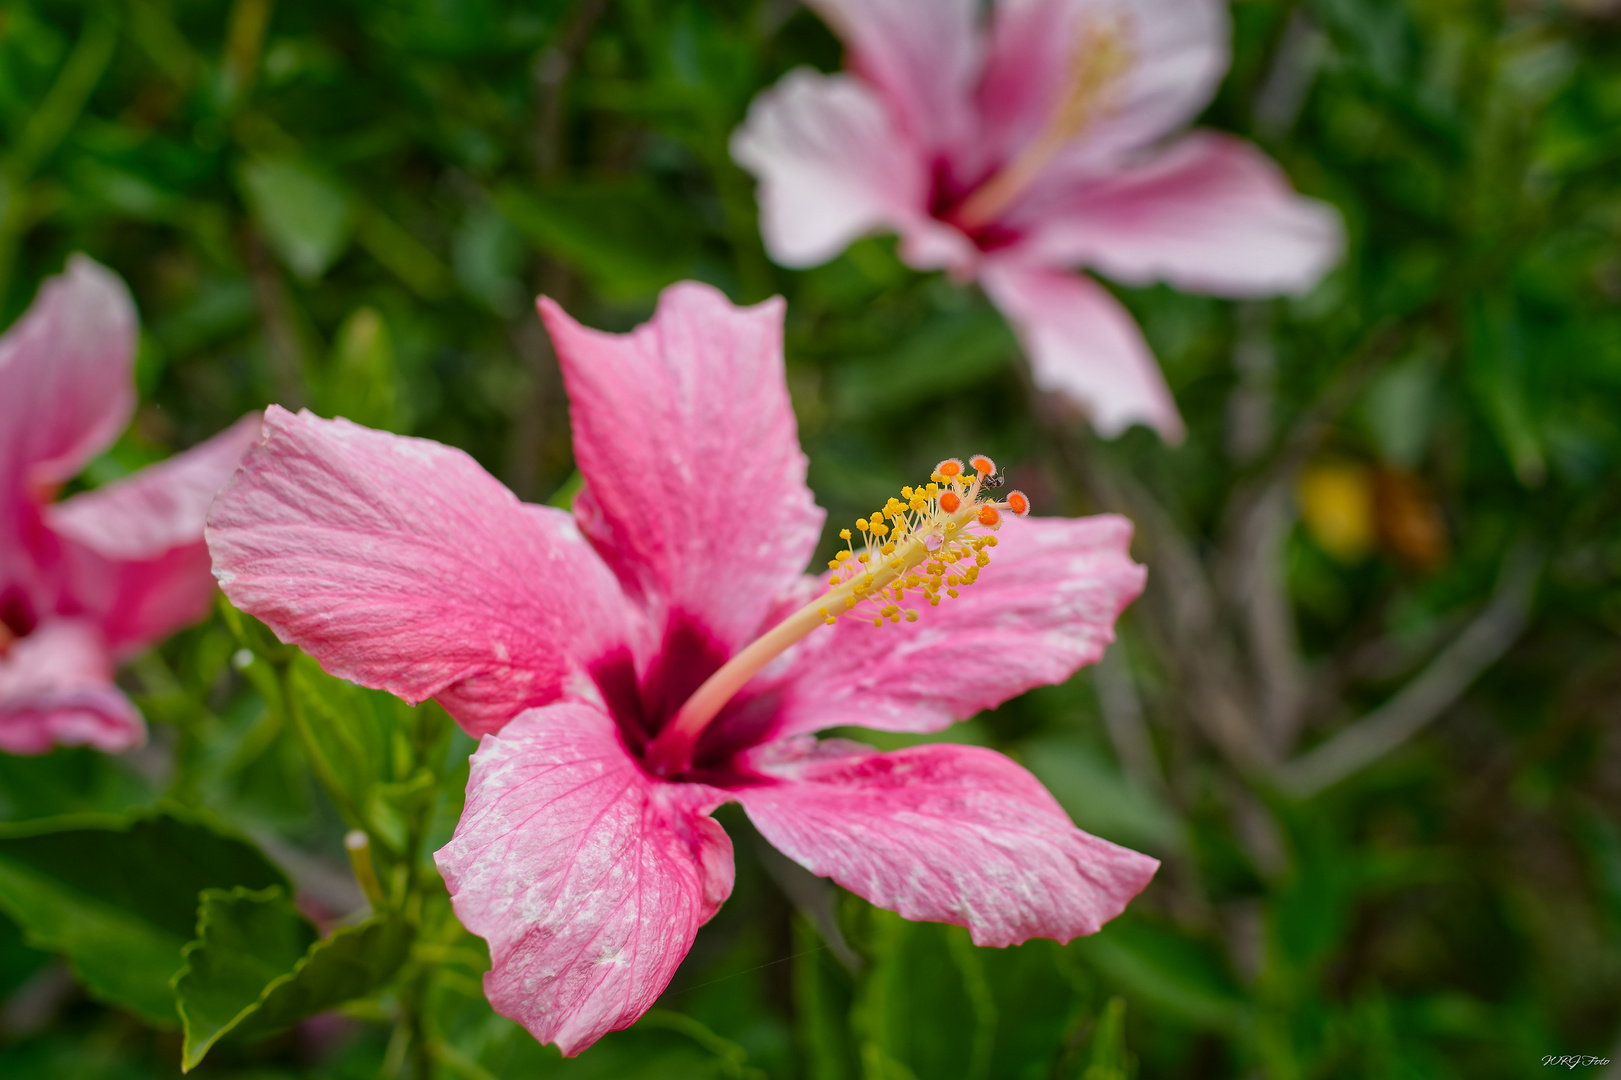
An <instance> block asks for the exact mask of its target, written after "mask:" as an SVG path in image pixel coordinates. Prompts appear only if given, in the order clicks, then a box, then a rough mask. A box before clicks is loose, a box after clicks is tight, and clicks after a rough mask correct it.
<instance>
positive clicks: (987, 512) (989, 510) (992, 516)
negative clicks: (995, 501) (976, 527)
mask: <svg viewBox="0 0 1621 1080" xmlns="http://www.w3.org/2000/svg"><path fill="white" fill-rule="evenodd" d="M1027 509H1028V507H1027ZM1001 520H1002V515H1001V514H998V513H997V512H996V507H994V506H991V505H989V504H986V505H985V506H982V507H980V508H979V523H980V524H981V525H984V526H985V527H986V528H991V527H992V526H994V525H996V523H997V522H999V521H1001Z"/></svg>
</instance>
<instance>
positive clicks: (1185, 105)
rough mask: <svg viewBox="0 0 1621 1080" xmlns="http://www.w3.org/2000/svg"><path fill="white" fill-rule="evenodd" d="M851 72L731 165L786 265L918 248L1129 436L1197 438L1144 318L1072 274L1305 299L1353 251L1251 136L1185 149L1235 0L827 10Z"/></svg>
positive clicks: (767, 129) (804, 72)
mask: <svg viewBox="0 0 1621 1080" xmlns="http://www.w3.org/2000/svg"><path fill="white" fill-rule="evenodd" d="M808 3H809V4H810V6H811V7H812V8H813V9H815V10H816V11H817V12H819V13H820V14H821V15H822V17H823V18H824V19H826V20H827V22H828V24H829V25H830V26H831V27H832V28H833V29H834V30H835V31H836V32H837V33H838V34H839V35H840V36H841V37H842V38H843V39H844V42H845V44H846V46H847V48H848V57H849V67H850V71H851V73H850V74H840V75H823V74H820V73H818V72H816V71H813V70H810V69H808V68H801V69H798V70H795V71H793V72H790V73H789V74H788V75H787V76H786V77H785V78H784V79H783V80H782V81H781V82H780V83H778V84H777V85H776V86H775V87H773V88H772V89H770V90H768V91H766V92H764V93H762V94H761V95H760V96H759V97H758V98H756V99H755V101H754V104H753V105H752V106H751V107H750V109H749V115H748V118H747V120H746V121H745V122H744V124H743V126H742V127H740V128H739V129H738V130H737V132H736V133H735V134H734V135H733V138H732V156H733V157H734V158H735V159H736V160H737V162H738V163H739V164H740V165H742V166H743V167H744V168H745V169H748V170H749V171H750V172H752V173H753V174H754V175H755V177H756V178H758V180H759V200H760V227H761V231H762V232H763V234H764V237H765V243H766V248H767V250H768V251H769V252H770V253H771V256H772V257H773V258H774V259H776V260H777V261H778V262H780V263H782V264H783V265H785V266H814V265H816V264H817V263H821V262H825V261H826V260H828V259H831V258H832V257H833V256H835V255H837V254H838V253H839V252H840V251H842V250H843V249H844V248H845V247H846V246H847V245H848V244H849V243H850V242H851V241H853V240H855V239H856V238H858V237H860V236H862V235H864V234H867V233H872V232H880V231H887V232H897V233H899V234H900V236H901V246H900V253H901V257H902V258H904V259H905V260H906V261H907V262H908V263H909V264H911V265H912V266H914V267H916V268H918V269H920V270H933V269H942V268H944V269H948V270H950V271H951V272H952V273H953V274H954V275H955V276H957V277H958V278H961V279H968V278H977V279H978V281H979V283H980V284H981V285H982V286H983V287H984V289H985V291H986V292H987V293H988V294H989V296H990V298H991V300H992V301H993V302H994V303H995V304H996V305H997V307H999V308H1000V309H1001V310H1002V312H1003V314H1005V315H1006V316H1007V318H1008V321H1009V322H1010V323H1011V324H1012V326H1013V328H1014V330H1015V331H1016V332H1017V334H1018V336H1019V338H1020V340H1021V342H1022V343H1023V345H1024V349H1025V352H1026V353H1027V354H1028V356H1029V360H1030V367H1031V371H1032V373H1033V375H1034V377H1035V381H1036V383H1037V384H1038V385H1039V386H1040V387H1042V388H1043V389H1046V390H1050V391H1055V392H1058V393H1060V394H1063V395H1065V396H1066V397H1068V398H1070V399H1071V400H1073V401H1075V402H1076V403H1077V404H1079V405H1080V406H1081V407H1083V408H1084V409H1085V410H1086V411H1087V412H1088V413H1089V414H1090V416H1091V419H1092V423H1093V425H1094V427H1096V429H1097V430H1098V431H1099V432H1100V433H1101V434H1104V435H1114V434H1116V433H1118V432H1120V431H1121V430H1123V429H1124V428H1126V427H1127V426H1129V425H1131V424H1133V423H1139V422H1141V423H1146V424H1148V425H1150V426H1152V427H1154V428H1156V429H1157V430H1158V431H1159V432H1160V433H1161V434H1162V435H1163V436H1165V437H1166V438H1168V439H1172V440H1175V439H1179V438H1180V437H1181V435H1182V421H1181V418H1180V417H1179V416H1178V414H1177V410H1176V403H1175V402H1174V401H1173V400H1172V398H1171V394H1170V391H1169V389H1168V388H1167V387H1166V385H1165V380H1164V378H1163V376H1162V375H1161V374H1160V371H1159V367H1158V365H1157V364H1156V363H1155V362H1154V358H1153V355H1152V354H1151V352H1150V351H1149V348H1148V345H1147V343H1146V342H1145V341H1144V340H1143V337H1142V333H1141V332H1140V331H1139V330H1138V328H1137V325H1136V323H1135V322H1133V320H1132V318H1131V316H1130V314H1128V313H1127V311H1126V310H1125V308H1124V307H1122V306H1121V305H1120V303H1119V302H1118V301H1116V300H1115V299H1114V298H1113V297H1112V296H1111V295H1110V294H1109V293H1108V291H1107V290H1105V289H1104V288H1103V287H1102V286H1100V285H1098V284H1097V283H1096V282H1094V281H1092V280H1091V279H1089V278H1087V277H1085V276H1082V275H1077V274H1074V273H1071V272H1069V271H1071V270H1072V269H1073V268H1076V267H1081V266H1087V267H1092V268H1094V269H1096V270H1098V271H1100V272H1102V273H1103V274H1105V275H1107V276H1109V277H1111V278H1114V279H1115V280H1116V281H1120V282H1122V283H1124V284H1128V285H1146V284H1149V283H1152V282H1155V281H1163V282H1167V283H1169V284H1171V285H1172V286H1175V287H1176V288H1180V289H1186V290H1188V291H1191V292H1199V293H1210V294H1213V295H1216V296H1226V297H1249V296H1268V295H1273V294H1278V293H1299V292H1304V291H1306V290H1307V289H1309V288H1311V287H1312V286H1313V285H1315V284H1316V282H1317V281H1318V280H1319V279H1320V278H1321V277H1322V276H1323V274H1324V273H1325V272H1326V271H1327V270H1328V269H1329V268H1330V267H1331V266H1332V265H1333V264H1334V263H1335V262H1336V261H1337V260H1338V259H1339V257H1340V254H1341V251H1342V249H1343V247H1344V238H1343V230H1342V227H1341V224H1340V219H1339V216H1338V214H1337V213H1336V212H1335V211H1334V210H1333V209H1331V208H1330V207H1328V206H1327V205H1325V204H1324V203H1321V202H1317V201H1315V200H1312V199H1305V198H1302V197H1300V196H1298V195H1296V194H1295V193H1294V191H1293V189H1292V188H1291V187H1290V184H1289V181H1288V179H1287V178H1286V177H1285V176H1284V175H1283V172H1282V171H1281V170H1280V169H1279V168H1278V167H1277V165H1275V164H1274V163H1273V162H1272V161H1271V160H1270V159H1268V158H1267V157H1266V156H1265V155H1264V154H1262V153H1261V152H1260V151H1259V150H1257V149H1256V148H1255V147H1254V146H1252V145H1250V144H1249V143H1247V142H1244V141H1243V140H1240V139H1237V138H1234V137H1232V136H1229V135H1223V134H1219V133H1217V132H1214V131H1208V130H1196V131H1192V132H1186V133H1182V134H1173V133H1176V132H1178V131H1179V130H1180V129H1182V127H1183V125H1185V124H1187V123H1188V122H1189V121H1190V120H1192V119H1193V118H1194V117H1195V116H1196V115H1197V114H1198V113H1199V111H1200V110H1201V109H1203V108H1204V106H1205V104H1206V103H1207V102H1208V101H1209V100H1210V98H1211V96H1212V95H1213V94H1214V93H1215V90H1216V87H1217V86H1218V84H1219V83H1220V81H1221V77H1222V74H1223V73H1224V72H1225V71H1226V69H1227V64H1228V55H1227V41H1228V37H1229V27H1228V18H1227V7H1226V4H1225V3H1224V2H1223V0H997V2H996V3H995V4H994V6H993V8H992V10H991V12H990V15H989V18H988V23H986V24H985V25H981V21H980V16H979V11H980V2H979V0H808Z"/></svg>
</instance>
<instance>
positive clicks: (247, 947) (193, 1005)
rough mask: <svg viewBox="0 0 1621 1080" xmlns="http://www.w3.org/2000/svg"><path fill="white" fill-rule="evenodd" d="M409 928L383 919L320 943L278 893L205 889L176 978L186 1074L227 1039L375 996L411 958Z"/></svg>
mask: <svg viewBox="0 0 1621 1080" xmlns="http://www.w3.org/2000/svg"><path fill="white" fill-rule="evenodd" d="M411 936H412V930H411V925H410V924H409V923H408V922H406V921H405V920H404V919H402V918H400V917H399V916H397V915H385V916H379V917H377V918H374V919H370V920H368V921H366V922H364V923H361V924H360V925H359V926H347V927H343V928H341V929H339V930H337V931H335V932H334V933H333V934H332V935H331V936H330V937H327V938H325V939H320V938H319V935H318V933H317V931H316V929H315V927H314V926H313V925H311V923H310V922H309V920H307V919H305V918H304V916H302V915H300V914H299V913H298V910H297V909H296V908H294V907H293V905H292V902H291V901H290V900H289V899H288V898H287V893H286V890H284V889H281V888H271V889H263V890H259V891H253V890H249V889H241V888H238V889H232V890H229V891H226V890H218V889H214V890H209V891H207V892H205V893H203V894H202V897H201V903H200V904H199V906H198V909H197V939H196V940H195V941H193V942H192V943H191V944H189V945H187V946H186V950H185V957H186V966H185V967H183V968H182V969H181V970H180V971H179V972H178V973H177V974H176V975H175V978H174V993H175V1002H176V1006H177V1008H178V1010H179V1013H180V1016H181V1019H182V1021H183V1023H184V1025H185V1046H184V1050H183V1053H182V1064H181V1068H182V1069H183V1070H185V1071H190V1070H191V1069H192V1068H194V1067H196V1065H197V1063H198V1062H200V1061H202V1059H203V1057H204V1056H205V1055H206V1054H207V1053H208V1051H209V1049H210V1048H212V1047H213V1046H214V1044H215V1043H217V1042H218V1041H219V1040H220V1039H222V1038H224V1037H225V1036H227V1035H234V1036H238V1037H244V1036H253V1035H265V1034H269V1033H270V1032H273V1031H278V1030H280V1029H282V1028H285V1027H288V1026H289V1025H292V1024H295V1023H297V1022H298V1021H300V1020H303V1019H305V1018H306V1017H310V1016H314V1015H315V1014H316V1013H319V1012H323V1011H325V1010H327V1009H330V1008H332V1007H334V1006H336V1005H341V1004H342V1003H343V1002H345V1001H350V1000H353V999H355V998H360V997H366V996H369V995H371V994H373V993H375V992H376V991H377V990H378V989H380V988H381V987H383V986H384V985H386V984H387V982H388V981H389V980H390V979H392V978H393V977H394V974H395V972H397V971H398V970H399V969H400V965H401V964H403V963H404V962H405V959H406V956H407V954H408V953H409V951H410V945H411Z"/></svg>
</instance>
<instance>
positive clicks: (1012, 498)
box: [1007, 491, 1030, 517]
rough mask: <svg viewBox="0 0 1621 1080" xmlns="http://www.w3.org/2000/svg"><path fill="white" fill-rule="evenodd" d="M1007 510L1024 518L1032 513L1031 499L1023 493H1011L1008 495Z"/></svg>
mask: <svg viewBox="0 0 1621 1080" xmlns="http://www.w3.org/2000/svg"><path fill="white" fill-rule="evenodd" d="M1007 508H1008V509H1009V510H1011V511H1013V512H1014V513H1015V514H1018V515H1019V516H1020V517H1024V515H1026V514H1028V513H1029V512H1030V497H1029V496H1028V495H1026V494H1025V493H1024V492H1022V491H1010V492H1008V493H1007Z"/></svg>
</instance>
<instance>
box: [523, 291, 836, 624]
mask: <svg viewBox="0 0 1621 1080" xmlns="http://www.w3.org/2000/svg"><path fill="white" fill-rule="evenodd" d="M540 312H541V316H542V317H543V318H544V319H545V321H546V327H547V329H548V330H550V332H551V335H552V341H553V342H554V343H555V345H556V347H557V356H558V360H559V362H560V363H561V365H562V369H563V382H564V385H565V386H566V387H567V388H568V396H569V403H570V405H569V410H570V411H569V415H570V417H571V418H572V420H573V426H574V455H575V461H576V462H577V463H578V465H579V468H580V472H581V473H582V474H583V475H584V477H585V488H584V490H582V491H581V492H580V495H579V497H578V498H577V499H576V500H575V504H574V505H575V512H576V514H577V515H578V516H579V520H580V528H581V530H582V531H584V533H585V534H586V535H587V536H588V537H590V538H591V541H592V542H593V543H594V544H595V545H596V547H597V550H598V551H599V552H601V553H602V555H603V557H604V558H606V559H607V561H608V563H609V565H611V566H613V567H614V568H615V569H616V570H617V571H618V573H619V576H620V579H621V581H622V582H623V583H624V584H625V585H626V587H627V588H628V589H629V590H630V591H631V592H633V593H634V594H636V595H639V596H640V597H641V598H642V599H643V601H644V602H645V603H646V604H647V606H648V608H649V609H650V610H651V612H652V614H653V617H654V621H653V625H654V626H655V627H659V626H669V625H672V623H671V617H672V616H685V617H690V618H692V619H694V620H696V621H697V622H698V623H700V624H702V626H703V628H704V629H705V630H707V631H708V632H709V633H711V634H713V635H715V636H716V637H718V638H719V640H720V641H721V642H722V643H723V644H724V645H725V646H728V647H730V648H736V647H737V646H739V645H740V644H742V643H743V642H745V641H747V640H750V639H751V638H752V637H753V636H754V633H755V631H756V630H758V629H759V626H760V620H761V618H762V616H763V615H764V614H765V612H766V611H767V610H768V609H769V608H770V606H771V603H772V600H773V598H774V597H775V596H776V594H777V593H778V592H780V591H781V590H782V589H785V588H788V587H789V586H791V585H792V584H793V582H794V581H795V579H796V578H797V577H798V575H799V573H800V571H801V570H803V569H804V567H805V565H806V563H807V562H809V560H810V556H811V552H812V551H813V550H814V549H815V547H816V541H817V537H818V536H819V535H820V533H821V528H822V511H821V510H819V509H818V508H817V507H816V504H815V502H814V501H813V497H812V495H811V492H810V489H809V488H807V487H806V486H805V455H804V454H802V453H801V452H800V450H799V440H798V435H797V428H796V425H795V422H794V412H793V408H792V407H791V405H790V404H789V401H788V385H787V381H786V377H785V375H784V369H783V358H782V313H783V304H782V301H781V300H780V299H778V300H769V301H767V302H766V303H763V304H759V305H756V306H754V307H749V308H739V307H734V306H733V305H732V304H731V303H729V302H728V301H727V299H726V298H725V297H724V296H722V295H721V294H720V293H719V292H717V291H716V290H715V289H712V288H710V287H709V286H707V285H699V284H696V283H693V282H684V283H681V284H678V285H672V286H670V287H669V288H668V289H665V290H664V293H663V294H662V295H661V296H660V298H659V306H658V310H657V312H655V314H654V316H653V318H652V320H651V321H650V322H648V323H647V324H645V325H643V326H640V327H638V328H637V329H636V330H634V331H633V332H631V333H629V334H607V333H602V332H601V331H597V330H589V329H587V328H585V327H583V326H581V325H580V324H579V323H577V322H575V321H574V320H573V319H571V318H569V316H568V315H566V314H565V313H564V312H563V310H562V308H560V307H558V306H557V305H556V304H554V303H552V302H551V301H550V300H548V299H545V298H544V297H543V298H542V299H541V300H540Z"/></svg>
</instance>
